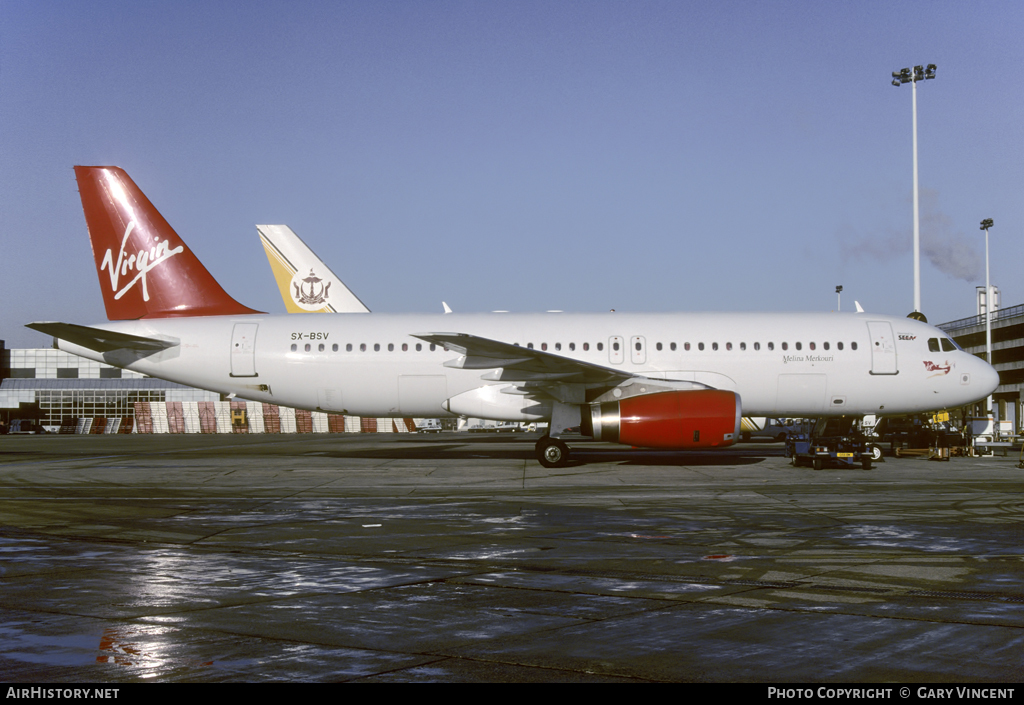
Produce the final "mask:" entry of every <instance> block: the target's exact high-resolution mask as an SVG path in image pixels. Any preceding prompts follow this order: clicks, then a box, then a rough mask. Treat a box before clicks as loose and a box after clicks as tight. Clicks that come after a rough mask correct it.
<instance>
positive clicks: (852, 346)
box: [850, 342, 857, 350]
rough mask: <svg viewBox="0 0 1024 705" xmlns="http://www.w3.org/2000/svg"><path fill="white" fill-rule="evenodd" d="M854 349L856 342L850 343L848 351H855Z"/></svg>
mask: <svg viewBox="0 0 1024 705" xmlns="http://www.w3.org/2000/svg"><path fill="white" fill-rule="evenodd" d="M856 349H857V343H856V342H853V343H850V350H856Z"/></svg>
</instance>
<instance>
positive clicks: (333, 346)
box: [331, 343, 338, 352]
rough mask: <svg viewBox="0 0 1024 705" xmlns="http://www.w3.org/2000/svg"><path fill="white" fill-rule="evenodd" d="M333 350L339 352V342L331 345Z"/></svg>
mask: <svg viewBox="0 0 1024 705" xmlns="http://www.w3.org/2000/svg"><path fill="white" fill-rule="evenodd" d="M331 352H338V344H337V343H335V344H334V345H332V346H331Z"/></svg>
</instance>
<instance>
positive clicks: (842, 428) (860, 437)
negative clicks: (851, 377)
mask: <svg viewBox="0 0 1024 705" xmlns="http://www.w3.org/2000/svg"><path fill="white" fill-rule="evenodd" d="M855 422H856V419H854V418H850V417H843V418H837V419H818V422H817V423H816V424H814V428H813V429H812V430H811V432H810V433H797V434H792V435H790V436H789V437H788V438H787V439H786V456H787V457H789V458H792V459H793V465H794V466H799V465H803V464H807V465H811V466H812V467H813V468H814V469H815V470H821V469H822V468H824V467H826V466H839V467H853V466H855V465H860V466H861V467H862V468H864V469H865V470H870V469H871V448H870V447H869V444H868V443H867V441H866V439H865V437H864V434H863V433H861V432H860V429H859V428H858V427H857V426H856V423H855Z"/></svg>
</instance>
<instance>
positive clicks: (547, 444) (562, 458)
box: [534, 436, 569, 468]
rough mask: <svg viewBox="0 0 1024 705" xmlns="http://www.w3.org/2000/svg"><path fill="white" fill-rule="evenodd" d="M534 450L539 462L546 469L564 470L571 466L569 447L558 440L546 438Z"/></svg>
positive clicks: (538, 442)
mask: <svg viewBox="0 0 1024 705" xmlns="http://www.w3.org/2000/svg"><path fill="white" fill-rule="evenodd" d="M534 448H535V450H536V452H537V461H538V462H540V464H541V465H543V466H544V467H546V468H564V467H565V466H566V465H568V464H569V446H567V445H566V444H565V443H563V442H562V441H560V440H558V439H557V438H552V437H551V436H544V437H543V438H541V439H540V440H539V441H537V445H536V446H534Z"/></svg>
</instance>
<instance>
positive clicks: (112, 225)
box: [75, 166, 260, 321]
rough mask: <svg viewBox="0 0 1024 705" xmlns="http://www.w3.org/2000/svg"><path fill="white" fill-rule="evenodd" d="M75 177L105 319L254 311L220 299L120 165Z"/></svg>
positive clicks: (79, 171) (80, 171)
mask: <svg viewBox="0 0 1024 705" xmlns="http://www.w3.org/2000/svg"><path fill="white" fill-rule="evenodd" d="M75 177H76V178H77V179H78V191H79V195H80V196H81V198H82V208H83V210H84V211H85V223H86V225H87V226H88V228H89V239H90V241H91V242H92V254H93V258H94V259H95V260H96V273H97V274H98V275H99V279H100V290H101V291H102V292H103V303H104V305H105V306H106V309H107V318H108V319H110V320H111V321H121V320H131V319H137V318H170V317H176V316H222V315H237V314H250V313H260V312H259V311H254V310H253V309H251V308H248V307H246V306H243V305H242V304H240V303H238V302H237V301H235V300H234V299H233V298H231V297H230V296H228V294H227V293H226V292H225V291H224V289H222V288H221V286H220V284H218V283H217V281H216V280H215V279H214V278H213V276H212V275H211V274H210V272H208V271H207V269H206V267H204V266H203V265H202V263H201V262H200V261H199V259H198V258H197V257H196V256H195V255H194V254H192V251H191V250H189V249H188V247H187V246H186V245H185V243H184V242H183V241H182V239H181V238H180V237H179V236H178V234H177V233H176V232H174V229H173V228H172V227H171V226H170V225H169V224H168V222H167V221H166V220H164V217H163V216H162V215H160V212H159V211H158V210H157V209H156V208H155V207H154V206H153V204H152V203H150V201H149V199H148V198H146V195H145V194H144V193H142V191H141V190H140V189H139V187H138V186H136V185H135V182H134V181H132V180H131V177H129V176H128V174H127V173H126V172H125V171H124V169H120V168H118V167H116V166H76V167H75Z"/></svg>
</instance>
